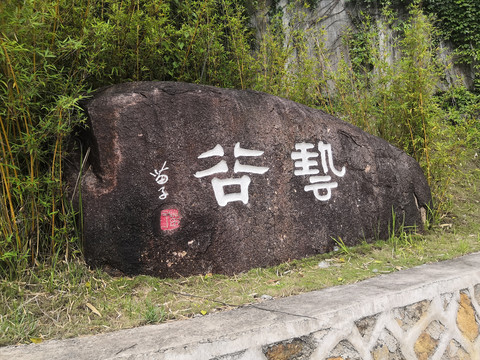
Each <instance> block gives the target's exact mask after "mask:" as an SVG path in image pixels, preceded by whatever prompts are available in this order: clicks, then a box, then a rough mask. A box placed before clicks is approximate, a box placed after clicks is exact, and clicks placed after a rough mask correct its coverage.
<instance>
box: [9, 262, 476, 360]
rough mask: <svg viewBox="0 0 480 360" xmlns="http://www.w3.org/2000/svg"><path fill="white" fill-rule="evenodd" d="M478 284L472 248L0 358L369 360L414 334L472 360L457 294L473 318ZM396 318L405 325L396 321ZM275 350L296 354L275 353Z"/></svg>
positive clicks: (411, 345)
mask: <svg viewBox="0 0 480 360" xmlns="http://www.w3.org/2000/svg"><path fill="white" fill-rule="evenodd" d="M479 284H480V253H475V254H470V255H467V256H464V257H461V258H458V259H455V260H450V261H445V262H440V263H434V264H427V265H422V266H419V267H415V268H412V269H408V270H404V271H399V272H395V273H391V274H388V275H382V276H379V277H375V278H372V279H368V280H365V281H362V282H359V283H356V284H352V285H346V286H338V287H332V288H327V289H324V290H320V291H314V292H310V293H306V294H302V295H298V296H292V297H288V298H283V299H277V300H272V301H267V302H264V303H261V304H257V305H255V306H245V307H243V308H239V309H235V310H232V311H228V312H223V313H217V314H212V315H208V316H205V317H201V318H193V319H189V320H184V321H177V322H171V323H164V324H160V325H150V326H144V327H140V328H134V329H129V330H122V331H117V332H113V333H108V334H102V335H96V336H89V337H80V338H74V339H67V340H52V341H46V342H44V343H41V344H30V345H22V346H9V347H4V348H0V359H2V360H3V359H5V360H7V359H8V360H11V359H25V360H29V359H36V360H42V359H48V360H57V359H58V360H59V359H78V360H83V359H85V360H86V359H89V360H92V359H135V360H137V359H211V360H213V359H223V360H227V359H280V358H284V359H289V358H292V359H293V358H295V359H327V358H329V356H330V358H333V357H334V356H337V355H336V352H337V353H338V352H339V354H338V356H337V357H336V358H339V359H341V358H342V356H347V355H348V353H349V352H351V353H353V354H354V355H348V356H350V358H351V359H353V358H358V359H365V360H367V359H368V360H370V359H374V358H375V359H377V358H382V357H377V356H375V351H378V349H380V348H381V349H383V348H382V346H381V345H382V341H383V342H384V343H385V344H387V345H388V344H390V345H391V344H392V341H393V340H391V339H390V338H389V336H390V335H391V337H393V338H394V339H395V341H393V343H395V344H396V345H395V346H396V347H395V346H393V345H391V346H390V345H389V347H388V352H389V353H391V354H395V352H400V353H401V354H403V356H404V358H406V359H416V358H418V351H417V348H418V346H417V345H418V343H419V339H420V338H422V339H427V336H430V338H432V339H433V340H432V341H434V343H435V348H434V349H433V350H432V349H430V350H429V351H430V352H431V354H429V358H432V359H437V358H438V359H440V357H441V356H442V355H443V356H445V355H444V354H446V352H447V351H450V352H452V351H454V350H455V349H454V345H452V342H454V344H458V346H457V350H458V349H460V350H458V351H464V352H466V353H468V354H470V356H471V359H480V357H476V355H474V354H477V355H478V354H480V351H479V346H480V340H479V339H480V336H478V335H479V334H478V331H479V330H478V326H477V328H476V331H477V334H476V335H475V337H474V338H472V336H471V335H469V334H470V332H467V331H466V330H465V331H464V330H462V324H461V321H460V320H459V319H460V312H461V311H462V309H463V307H462V306H463V305H462V304H463V303H462V302H461V301H463V297H462V295H461V294H466V295H465V296H466V297H467V298H468V299H469V300H470V302H471V303H470V304H471V309H472V310H473V314H474V315H473V316H474V320H473V322H474V323H477V325H478V322H479V321H478V315H477V314H479V313H480V306H479V300H480V294H479V291H478V290H480V285H479ZM477 285H478V289H477ZM476 290H477V291H476ZM416 304H423V305H422V306H423V308H424V309H423V310H422V311H420V310H418V309H419V306H420V305H418V306H417V305H416ZM467 304H468V303H467ZM411 305H415V306H414V307H411ZM409 306H410V307H409ZM466 306H467V307H468V305H466ZM409 309H411V310H409ZM467 310H468V309H467ZM402 311H403V313H402ZM409 311H411V312H412V313H411V314H410V313H408V312H409ZM399 314H400V315H399ZM401 314H404V315H401ZM405 314H407V315H405ZM462 314H463V313H462ZM468 314H470V312H468ZM468 314H467V317H468V316H469V315H468ZM417 315H418V316H417ZM402 316H403V317H402ZM415 316H416V317H415ZM362 319H367V320H368V319H373V320H372V321H373V323H375V324H374V325H372V326H371V329H370V331H369V333H368V337H367V334H366V333H365V332H364V331H363V330H361V329H365V326H363V325H362V326H363V327H360V325H359V321H362ZM405 319H410V323H411V324H410V325H408V326H407V325H405V324H407V322H408V321H406V320H405ZM411 319H414V320H411ZM462 319H463V318H462ZM466 321H467V322H468V319H467V320H466ZM432 323H434V324H435V323H438V324H440V325H441V326H440V330H441V331H440V332H438V331H437V333H438V334H437V335H438V336H437V339H435V335H431V333H432V331H431V324H432ZM472 324H473V323H472ZM473 327H475V326H474V324H473ZM429 329H430V330H429ZM474 330H475V329H474ZM382 334H383V335H382ZM385 334H386V335H385ZM423 334H427V335H423ZM429 334H430V335H429ZM382 336H383V337H382ZM422 336H423V337H422ZM465 338H468V341H467V340H465ZM385 339H386V340H385ZM388 339H390V340H388ZM387 340H388V341H387ZM427 340H428V339H427ZM455 346H456V345H455ZM342 349H343V350H342ZM452 349H453V350H452ZM274 350H275V351H276V352H274ZM282 350H283V351H284V355H285V351H287V352H288V354H294V352H295V351H296V354H297V355H295V356H296V357H288V356H287V357H285V356H284V357H281V356H280V355H278V356H277V355H275V354H278V351H280V352H281V351H282ZM457 350H455V351H457ZM292 351H293V352H292ZM342 351H343V354H341V352H342ZM382 351H383V350H382ZM385 351H386V350H385ZM288 354H287V355H288ZM438 354H439V355H438ZM275 356H277V357H275ZM292 356H293V355H292ZM383 358H385V359H387V358H389V357H383ZM447 358H448V357H447ZM452 358H453V357H452ZM442 359H443V358H442Z"/></svg>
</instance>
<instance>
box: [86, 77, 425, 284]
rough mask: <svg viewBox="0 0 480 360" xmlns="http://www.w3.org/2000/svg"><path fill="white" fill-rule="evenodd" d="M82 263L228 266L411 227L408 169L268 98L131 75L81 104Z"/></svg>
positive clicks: (419, 179)
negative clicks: (84, 154) (84, 118)
mask: <svg viewBox="0 0 480 360" xmlns="http://www.w3.org/2000/svg"><path fill="white" fill-rule="evenodd" d="M84 108H85V110H86V111H87V113H88V118H89V126H88V130H87V133H86V134H85V136H84V144H85V145H86V146H88V147H89V148H90V156H89V158H88V163H89V165H88V169H85V170H84V172H83V177H82V182H81V184H82V189H81V191H82V201H83V208H82V209H83V220H84V250H85V257H86V260H87V262H88V263H89V264H91V265H93V266H106V267H109V268H111V269H117V270H119V271H121V272H123V273H126V274H140V273H143V274H150V275H156V276H162V277H170V276H179V275H182V276H185V275H191V274H199V273H210V272H213V273H224V274H233V273H237V272H241V271H244V270H247V269H250V268H254V267H264V266H270V265H274V264H278V263H280V262H284V261H288V260H289V259H297V258H302V257H306V256H310V255H315V254H319V253H325V252H328V251H330V250H332V248H333V247H334V245H335V244H336V242H335V240H337V241H338V240H339V239H341V240H342V241H343V242H344V243H345V244H346V245H354V244H357V243H358V242H360V241H363V240H367V241H368V240H372V239H381V238H386V237H387V236H388V235H389V232H390V231H391V229H392V228H393V227H394V224H393V223H394V222H393V220H392V219H395V223H396V224H395V225H398V224H400V223H402V224H403V225H404V226H407V227H416V228H417V229H419V230H421V229H422V226H423V222H422V216H424V214H425V210H426V208H427V206H428V205H429V203H430V201H431V195H430V190H429V187H428V185H427V182H426V180H425V177H424V175H423V173H422V170H421V169H420V167H419V165H418V163H417V162H416V161H415V160H414V159H412V158H411V157H409V156H407V155H406V154H405V153H404V152H403V151H401V150H399V149H397V148H395V147H393V146H392V145H390V144H388V143H387V142H385V141H384V140H382V139H379V138H377V137H375V136H372V135H369V134H367V133H365V132H363V131H361V130H360V129H358V128H357V127H355V126H353V125H350V124H348V123H346V122H343V121H341V120H339V119H337V118H335V117H333V116H330V115H328V114H326V113H324V112H322V111H320V110H315V109H312V108H309V107H306V106H304V105H300V104H297V103H294V102H292V101H289V100H285V99H282V98H278V97H275V96H271V95H267V94H263V93H259V92H253V91H238V90H226V89H220V88H215V87H209V86H200V85H193V84H185V83H168V82H137V83H127V84H121V85H115V86H111V87H108V88H105V89H103V90H101V91H99V92H98V93H97V94H96V95H95V96H94V97H93V99H91V100H90V101H88V102H87V103H86V104H85V106H84Z"/></svg>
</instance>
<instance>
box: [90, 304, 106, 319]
mask: <svg viewBox="0 0 480 360" xmlns="http://www.w3.org/2000/svg"><path fill="white" fill-rule="evenodd" d="M87 307H88V308H89V309H90V310H92V312H93V313H94V314H95V315H98V316H100V317H102V314H100V311H98V310H97V308H96V307H95V306H93V305H92V304H90V303H87Z"/></svg>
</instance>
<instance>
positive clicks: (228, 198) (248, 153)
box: [194, 143, 268, 206]
mask: <svg viewBox="0 0 480 360" xmlns="http://www.w3.org/2000/svg"><path fill="white" fill-rule="evenodd" d="M233 155H234V156H235V158H236V159H238V158H239V157H252V156H261V155H263V151H260V150H250V149H244V148H241V147H240V143H236V144H235V148H234V150H233ZM213 156H217V157H222V156H224V151H223V147H222V146H220V145H218V144H217V146H215V147H214V148H213V149H211V150H208V151H206V152H204V153H202V154H200V156H199V157H198V158H199V159H204V158H207V157H213ZM267 171H268V167H263V166H253V165H245V164H241V163H240V161H239V160H236V161H235V165H234V167H233V172H234V173H236V174H237V173H250V174H264V173H266V172H267ZM226 172H228V165H227V162H226V161H225V160H221V161H220V162H219V163H218V164H216V165H215V166H213V167H211V168H209V169H206V170H202V171H197V172H196V173H195V175H194V176H195V177H197V178H202V177H206V176H210V175H214V174H219V173H226ZM250 182H251V179H250V177H249V176H248V175H243V176H242V177H239V178H233V177H230V178H225V179H219V178H218V177H214V178H213V179H212V181H211V183H212V187H213V192H214V194H215V199H216V200H217V203H218V205H220V206H225V205H227V204H228V203H230V202H234V201H241V202H242V203H243V204H248V186H249V185H250ZM227 186H240V191H239V192H234V193H225V187H227Z"/></svg>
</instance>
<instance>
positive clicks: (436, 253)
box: [0, 152, 480, 346]
mask: <svg viewBox="0 0 480 360" xmlns="http://www.w3.org/2000/svg"><path fill="white" fill-rule="evenodd" d="M474 154H475V153H474V152H473V153H469V154H466V157H467V158H469V161H468V165H466V164H465V163H464V164H463V168H462V171H463V172H464V174H463V176H461V177H459V178H457V180H456V181H452V182H451V183H450V187H449V194H450V195H451V202H452V204H451V209H452V210H451V211H450V212H449V213H447V214H445V215H444V216H443V217H442V218H440V219H437V221H436V223H435V224H433V225H432V226H431V230H429V231H428V232H427V233H426V234H424V235H418V234H407V233H400V234H399V235H398V236H396V237H391V238H390V239H388V240H386V241H376V242H373V243H366V242H364V243H361V244H360V245H358V246H355V247H346V246H339V247H338V250H337V251H336V252H332V253H328V254H323V255H318V256H315V257H312V258H308V259H302V260H293V261H290V262H287V263H283V264H281V265H279V266H276V267H272V268H265V269H252V270H250V271H248V272H245V273H242V274H238V275H235V276H231V277H228V276H223V275H212V274H205V275H201V276H200V275H198V276H191V277H186V278H178V279H157V278H153V277H149V276H136V277H111V276H109V275H108V274H106V273H105V272H103V271H101V270H98V269H97V270H91V269H88V267H86V266H85V264H84V263H83V262H81V261H70V262H61V263H59V264H57V265H56V267H55V268H52V267H51V266H50V265H48V266H45V267H42V266H41V265H39V266H37V268H36V269H35V270H34V271H32V270H28V271H26V272H25V273H24V274H23V276H21V277H20V279H19V280H16V281H7V280H1V281H0V314H1V315H0V334H2V336H0V345H1V346H5V345H10V344H19V343H30V342H35V343H38V342H41V341H43V340H46V339H60V338H69V337H74V336H78V335H91V334H97V333H102V332H108V331H114V330H118V329H123V328H131V327H135V326H141V325H145V324H155V323H160V322H165V321H173V320H181V319H186V318H191V317H194V316H204V315H207V314H210V313H215V312H218V311H224V310H229V309H232V308H235V307H238V306H243V305H245V304H251V303H257V302H261V301H265V297H262V296H263V295H268V296H271V297H274V298H279V297H286V296H291V295H296V294H300V293H304V292H308V291H313V290H319V289H322V288H326V287H329V286H337V285H344V284H350V283H354V282H357V281H361V280H364V279H367V278H370V277H373V276H377V275H380V274H387V273H391V272H395V271H399V270H402V269H406V268H410V267H413V266H416V265H420V264H424V263H429V262H436V261H441V260H447V259H452V258H455V257H458V256H461V255H464V254H467V253H471V252H475V251H479V250H480V193H479V191H478V185H479V184H480V159H479V158H478V155H477V157H475V155H474ZM339 243H340V244H341V242H340V240H339Z"/></svg>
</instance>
